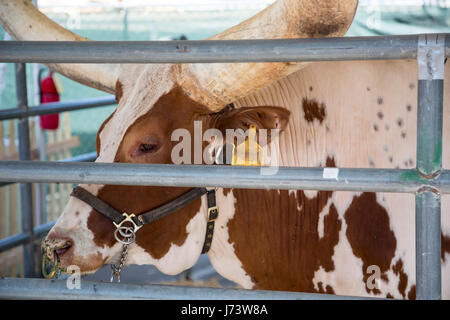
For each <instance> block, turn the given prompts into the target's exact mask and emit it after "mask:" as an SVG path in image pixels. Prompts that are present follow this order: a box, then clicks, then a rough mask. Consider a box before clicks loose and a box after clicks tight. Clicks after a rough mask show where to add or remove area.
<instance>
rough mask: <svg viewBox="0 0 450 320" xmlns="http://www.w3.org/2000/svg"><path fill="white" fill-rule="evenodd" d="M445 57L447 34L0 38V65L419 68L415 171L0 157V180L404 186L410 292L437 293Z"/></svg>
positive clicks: (445, 181) (444, 189)
mask: <svg viewBox="0 0 450 320" xmlns="http://www.w3.org/2000/svg"><path fill="white" fill-rule="evenodd" d="M448 56H450V35H449V34H445V35H439V36H437V35H411V36H386V37H356V38H330V39H288V40H286V39H276V40H233V41H170V42H165V41H159V42H158V41H156V42H126V43H120V42H95V41H94V42H20V41H17V42H0V62H42V63H45V62H52V63H55V62H56V63H66V62H67V63H216V62H271V61H274V62H275V61H281V62H291V61H294V62H300V61H325V60H329V61H331V60H375V59H383V60H384V59H417V60H418V64H419V83H418V123H417V125H418V128H417V135H418V137H417V170H387V169H343V168H341V169H339V171H338V172H336V171H334V173H333V178H332V179H329V178H328V177H329V176H328V175H325V174H324V170H326V169H321V168H279V170H278V172H277V173H276V174H274V175H261V168H250V167H234V168H229V167H218V166H216V167H214V166H213V167H211V166H169V165H133V164H103V163H95V164H83V163H52V164H50V163H47V162H27V161H15V162H11V161H5V162H0V177H1V178H0V180H3V181H20V182H74V183H99V184H133V185H154V186H205V187H214V186H218V187H233V188H266V189H314V190H355V191H374V192H381V191H382V192H412V193H415V194H416V273H417V274H416V280H417V298H418V299H439V298H440V297H441V270H440V268H441V267H440V254H441V253H440V248H441V244H440V194H442V193H450V192H449V191H450V172H449V171H448V170H442V167H441V166H442V143H443V142H442V97H443V57H448ZM15 112H16V115H14V116H13V117H12V118H17V116H27V115H28V114H29V113H28V111H26V112H24V111H21V112H22V113H20V112H17V111H15ZM7 113H8V112H6V114H7ZM0 115H1V114H0ZM2 116H4V115H2ZM6 116H7V115H6ZM334 170H336V169H334ZM30 238H32V237H30Z"/></svg>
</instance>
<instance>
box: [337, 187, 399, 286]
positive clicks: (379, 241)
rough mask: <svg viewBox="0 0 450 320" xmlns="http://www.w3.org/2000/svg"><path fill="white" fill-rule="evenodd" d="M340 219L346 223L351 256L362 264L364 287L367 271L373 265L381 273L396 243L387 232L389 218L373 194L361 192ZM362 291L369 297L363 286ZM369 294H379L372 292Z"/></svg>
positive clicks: (387, 265)
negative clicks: (357, 258) (351, 251)
mask: <svg viewBox="0 0 450 320" xmlns="http://www.w3.org/2000/svg"><path fill="white" fill-rule="evenodd" d="M344 218H345V221H346V222H347V231H346V236H347V239H348V241H349V243H350V245H351V247H352V250H353V253H354V255H355V256H356V257H359V258H360V259H361V260H362V262H363V266H362V268H363V269H362V273H363V281H364V283H367V279H368V277H369V276H370V274H369V273H367V268H368V267H369V266H370V265H376V266H378V267H379V268H380V271H381V273H385V272H386V271H388V270H389V268H390V265H391V261H392V259H393V258H394V255H395V249H396V247H397V240H396V239H395V235H394V232H393V231H392V230H391V228H390V224H389V215H388V213H387V211H386V209H385V208H384V207H383V206H382V205H380V204H379V203H378V202H377V199H376V194H375V193H373V192H365V193H363V194H361V195H360V196H355V197H354V198H353V200H352V203H351V204H350V206H349V207H348V209H347V211H346V212H345V215H344ZM382 276H383V275H382ZM384 276H385V275H384ZM366 290H367V292H368V293H370V289H369V288H368V287H367V286H366ZM373 292H374V293H376V294H379V293H380V291H379V290H378V289H376V288H374V289H373Z"/></svg>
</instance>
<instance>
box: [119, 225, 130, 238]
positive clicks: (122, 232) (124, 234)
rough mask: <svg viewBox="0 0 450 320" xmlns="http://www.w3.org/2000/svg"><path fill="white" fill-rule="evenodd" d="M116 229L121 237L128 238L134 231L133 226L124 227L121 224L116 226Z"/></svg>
mask: <svg viewBox="0 0 450 320" xmlns="http://www.w3.org/2000/svg"><path fill="white" fill-rule="evenodd" d="M117 230H119V233H120V235H121V236H122V237H123V238H130V237H132V234H133V233H134V231H133V228H131V227H125V226H123V227H122V226H121V227H119V228H117Z"/></svg>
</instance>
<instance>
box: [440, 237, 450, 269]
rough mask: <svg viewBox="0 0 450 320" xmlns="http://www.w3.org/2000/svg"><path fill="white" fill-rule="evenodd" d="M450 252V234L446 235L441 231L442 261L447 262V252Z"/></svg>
mask: <svg viewBox="0 0 450 320" xmlns="http://www.w3.org/2000/svg"><path fill="white" fill-rule="evenodd" d="M446 253H449V254H450V236H444V233H443V232H441V257H442V261H443V262H445V254H446Z"/></svg>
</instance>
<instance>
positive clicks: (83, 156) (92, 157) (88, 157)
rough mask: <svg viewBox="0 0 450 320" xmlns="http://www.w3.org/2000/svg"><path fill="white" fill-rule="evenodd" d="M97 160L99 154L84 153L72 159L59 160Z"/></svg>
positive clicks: (62, 160) (63, 160)
mask: <svg viewBox="0 0 450 320" xmlns="http://www.w3.org/2000/svg"><path fill="white" fill-rule="evenodd" d="M95 159H97V152H89V153H83V154H80V155H78V156H74V157H72V158H67V159H61V160H58V161H60V162H93V161H95Z"/></svg>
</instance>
